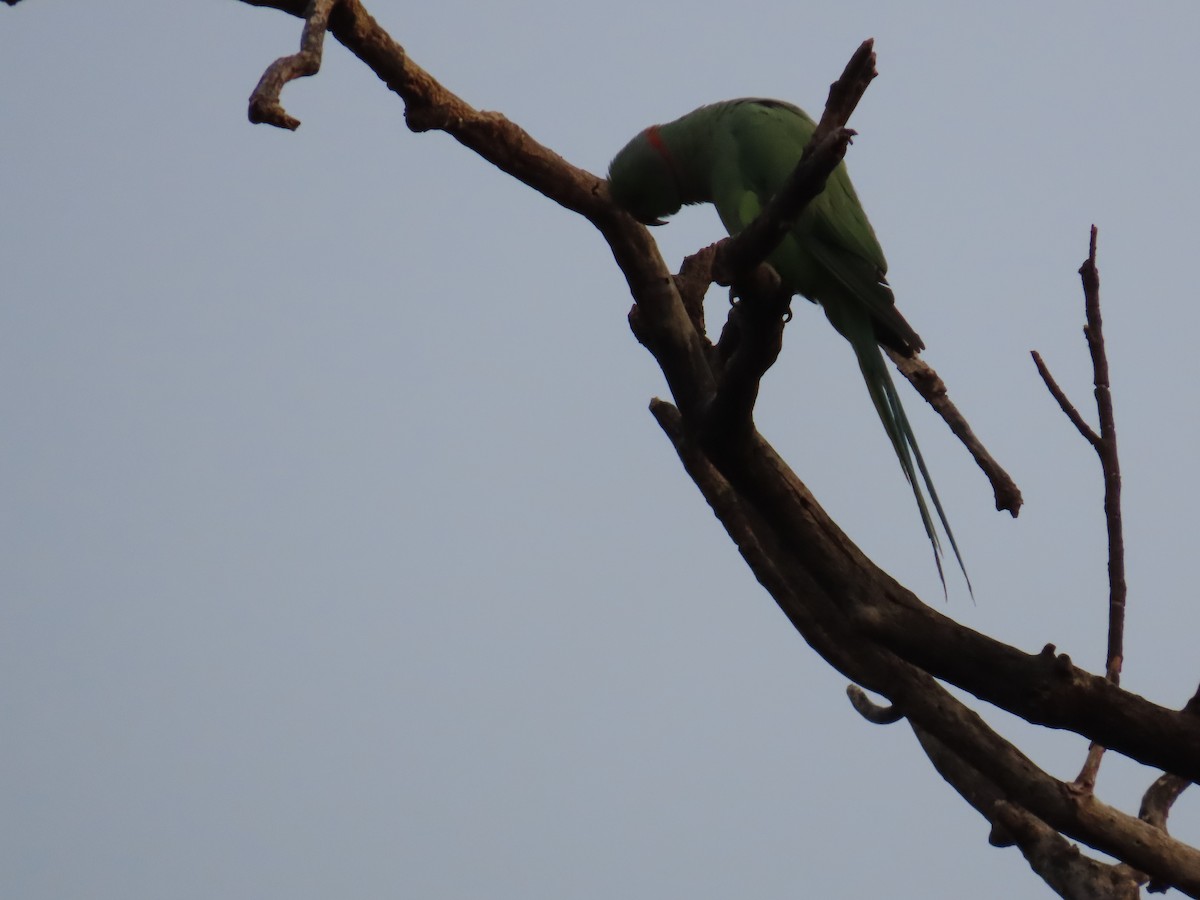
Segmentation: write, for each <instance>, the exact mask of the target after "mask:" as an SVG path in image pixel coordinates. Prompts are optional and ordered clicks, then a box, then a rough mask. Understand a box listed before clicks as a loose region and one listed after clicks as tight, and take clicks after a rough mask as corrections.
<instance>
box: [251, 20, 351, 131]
mask: <svg viewBox="0 0 1200 900" xmlns="http://www.w3.org/2000/svg"><path fill="white" fill-rule="evenodd" d="M337 2H338V0H311V2H310V3H309V4H308V9H307V10H305V13H304V16H305V23H304V31H303V33H302V34H301V36H300V52H298V53H293V54H292V55H291V56H282V57H280V58H279V59H277V60H275V62H273V63H271V65H270V66H268V67H267V70H266V71H265V72H263V76H262V78H261V79H259V82H258V85H257V86H256V87H255V88H254V92H253V93H252V94H251V95H250V112H249V115H250V121H251V122H254V123H255V124H259V123H261V124H266V125H274V126H276V127H278V128H287V129H288V130H289V131H295V130H296V129H297V128H299V127H300V120H299V119H296V118H293V117H292V116H289V115H288V114H287V112H286V111H285V110H284V108H283V106H282V104H281V103H280V100H279V95H280V93H281V92H282V91H283V86H284V85H285V84H287V83H288V82H289V81H295V80H296V79H297V78H304V77H306V76H308V75H316V74H317V72H319V71H321V51H322V49H323V48H324V46H325V30H326V28H327V27H328V25H329V13H330V11H331V10H332V9H333V7H334V5H335V4H336V3H337Z"/></svg>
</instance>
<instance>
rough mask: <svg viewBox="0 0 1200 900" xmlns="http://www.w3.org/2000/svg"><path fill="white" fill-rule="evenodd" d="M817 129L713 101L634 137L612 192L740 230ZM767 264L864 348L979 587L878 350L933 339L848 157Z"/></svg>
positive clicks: (656, 214) (919, 494)
mask: <svg viewBox="0 0 1200 900" xmlns="http://www.w3.org/2000/svg"><path fill="white" fill-rule="evenodd" d="M816 127H817V126H816V123H815V122H814V121H813V120H812V119H811V118H810V117H809V116H808V114H807V113H805V112H804V110H802V109H800V108H799V107H796V106H793V105H792V104H790V103H784V102H782V101H779V100H765V99H755V98H747V99H741V100H729V101H726V102H724V103H714V104H712V105H711V106H702V107H700V108H699V109H697V110H695V111H694V112H690V113H688V114H687V115H686V116H683V117H682V118H680V119H676V120H675V121H674V122H669V123H667V124H666V125H652V126H651V127H649V128H647V129H646V130H645V131H643V132H642V133H641V134H639V135H638V136H637V137H635V138H634V139H633V140H632V141H630V142H629V143H628V144H626V145H625V147H624V148H623V149H622V150H621V152H620V153H618V154H617V155H616V157H614V158H613V161H612V163H611V164H610V165H609V169H608V181H609V190H610V192H611V194H612V198H613V200H615V201H616V202H617V203H618V204H619V205H620V206H621V207H623V208H624V209H625V210H627V211H628V212H629V213H630V214H632V215H633V216H634V217H635V218H637V219H638V220H639V221H641V222H644V223H645V224H647V225H661V224H663V217H665V216H670V215H672V214H673V213H676V212H678V211H679V208H680V207H681V206H683V205H684V204H693V203H712V204H713V205H714V206H716V208H717V213H718V214H719V215H720V217H721V222H722V223H723V224H724V225H725V228H726V230H728V232H729V233H730V234H737V233H738V232H739V231H741V230H742V229H743V228H745V227H746V226H747V225H748V224H750V222H751V221H752V220H753V219H754V218H755V216H757V215H758V214H759V212H760V211H761V210H762V208H763V207H764V206H765V205H766V204H767V202H768V201H769V200H770V199H771V197H772V196H773V195H774V194H775V192H776V191H778V190H779V189H780V187H781V186H782V185H783V184H784V182H785V181H786V180H787V178H788V176H789V175H791V173H792V170H793V169H795V168H796V164H797V163H798V162H799V161H800V155H801V153H802V152H803V150H804V146H805V144H807V143H808V141H809V138H811V137H812V135H813V132H814V131H815V130H816ZM768 262H770V263H771V265H772V266H774V267H775V270H776V271H777V272H778V273H779V277H780V278H781V279H782V280H783V284H784V285H785V286H786V287H788V288H790V289H791V290H792V292H793V293H796V294H802V295H803V296H805V297H807V298H808V299H809V300H811V301H813V302H814V303H819V304H820V305H821V307H822V308H823V309H824V310H825V315H826V317H828V319H829V321H830V324H832V325H833V327H834V328H835V329H837V331H838V333H839V334H840V335H841V336H842V337H844V338H845V339H846V340H847V341H849V342H850V346H851V347H853V348H854V355H855V356H856V357H857V358H858V365H859V368H860V369H861V370H862V374H863V379H864V380H865V381H866V383H867V391H868V392H869V393H870V395H871V402H872V403H874V404H875V410H876V412H878V413H879V418H880V420H881V421H882V422H883V427H884V430H885V431H886V432H887V436H888V439H889V440H891V442H892V448H893V449H894V450H895V452H896V456H897V458H898V459H899V460H900V467H901V468H902V469H903V470H904V475H905V477H906V478H907V479H908V482H909V484H910V485H911V486H912V490H913V496H915V497H916V501H917V508H918V509H919V510H920V513H921V522H922V524H924V526H925V533H926V534H927V535H928V536H929V540H930V543H931V544H932V545H933V551H934V560H935V561H936V563H937V569H938V575H939V577H941V579H942V585H943V587H944V586H945V583H946V579H945V574H944V572H943V571H942V560H941V554H942V548H941V543H940V542H939V540H938V535H937V530H936V529H935V527H934V522H933V517H932V516H931V515H930V512H929V504H928V503H927V502H926V499H925V494H924V492H923V491H922V490H921V481H924V484H925V488H926V489H927V490H928V492H929V499H930V500H931V501H932V503H933V508H934V509H935V510H936V511H937V515H938V519H939V520H940V521H941V523H942V528H943V529H945V532H946V537H947V538H948V539H949V541H950V546H951V548H952V549H953V550H954V556H955V558H956V559H957V560H958V565H959V568H960V569H962V572H963V577H964V578H966V580H967V587H968V590H969V589H970V585H971V580H970V578H969V577H967V570H966V567H965V566H964V565H963V560H962V555H961V554H960V553H959V551H958V544H957V542H956V541H955V540H954V534H953V532H952V531H951V530H950V525H949V523H948V522H947V521H946V514H945V512H944V511H943V510H942V504H941V501H940V500H939V499H938V495H937V491H935V490H934V488H933V481H932V479H931V478H930V477H929V470H928V469H927V468H926V466H925V460H924V459H923V458H922V457H921V451H920V449H918V447H917V440H916V437H915V436H914V435H913V430H912V427H911V426H910V425H909V423H908V416H906V415H905V413H904V407H903V406H901V404H900V397H899V395H898V394H897V393H896V386H895V384H894V383H893V382H892V377H891V375H890V374H889V371H888V367H887V364H886V362H885V360H884V357H883V353H882V351H881V350H880V349H879V345H880V344H882V345H884V346H886V347H890V348H891V349H893V350H895V351H896V352H898V353H901V354H903V355H904V356H915V355H916V354H917V353H918V352H919V351H920V350H922V349H924V347H925V345H924V344H923V343H922V341H921V338H920V337H918V336H917V333H916V332H915V331H914V330H913V328H912V326H911V325H909V324H908V322H906V321H905V319H904V317H903V316H902V315H900V311H899V310H897V309H896V301H895V299H894V298H893V296H892V289H891V288H890V287H889V286H888V283H887V279H886V278H885V277H884V276H885V274H886V273H887V262H886V260H884V258H883V250H882V249H880V247H879V241H878V239H877V238H876V237H875V232H874V230H873V229H872V228H871V223H870V222H868V221H867V216H866V213H864V212H863V208H862V205H861V204H860V203H859V202H858V196H857V195H856V194H855V192H854V186H853V185H852V184H851V183H850V176H849V175H848V174H847V173H846V166H845V163H840V164H839V165H838V167H837V168H836V169H834V170H833V174H832V175H830V176H829V179H828V181H827V182H826V185H825V190H824V191H823V192H822V193H821V194H820V195H819V196H818V197H817V198H816V199H815V200H813V201H812V202H811V203H809V204H808V206H807V207H806V208H805V210H804V212H803V213H802V214H801V215H800V218H799V220H798V221H797V222H796V224H795V226H794V227H793V228H792V229H791V231H790V233H789V234H788V235H787V236H785V237H784V239H783V241H782V242H781V243H780V245H779V247H778V248H776V250H775V251H774V252H773V253H772V254H771V255H770V257H768ZM914 460H915V466H914ZM918 470H919V471H920V473H921V480H920V481H919V480H918V479H917V471H918Z"/></svg>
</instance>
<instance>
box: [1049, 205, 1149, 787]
mask: <svg viewBox="0 0 1200 900" xmlns="http://www.w3.org/2000/svg"><path fill="white" fill-rule="evenodd" d="M1079 276H1080V279H1081V280H1082V282H1083V298H1084V314H1085V316H1086V318H1087V325H1086V326H1084V329H1083V333H1084V336H1085V337H1086V338H1087V344H1088V353H1089V355H1090V356H1091V358H1092V383H1093V384H1094V385H1095V394H1096V410H1097V412H1098V414H1099V417H1100V433H1099V434H1096V432H1095V431H1093V430H1092V428H1091V427H1090V426H1089V425H1088V424H1087V423H1086V422H1084V420H1083V417H1082V416H1081V415H1080V414H1079V412H1078V410H1076V408H1075V406H1074V404H1072V403H1071V401H1070V400H1069V399H1067V395H1066V393H1064V391H1063V390H1062V388H1060V387H1059V386H1058V383H1057V382H1056V381H1055V380H1054V378H1053V377H1052V376H1051V375H1050V371H1049V369H1048V368H1047V367H1046V364H1045V363H1044V362H1043V361H1042V357H1041V355H1040V354H1038V353H1037V351H1034V352H1033V362H1034V365H1036V366H1037V370H1038V373H1039V374H1040V375H1041V376H1042V380H1043V381H1044V382H1045V383H1046V387H1047V389H1049V391H1050V393H1051V394H1052V395H1053V397H1054V399H1055V400H1056V401H1058V405H1059V407H1060V408H1061V409H1062V411H1063V412H1064V413H1066V416H1067V418H1068V419H1070V420H1071V423H1072V424H1073V425H1074V426H1075V428H1076V430H1078V431H1079V433H1080V434H1081V435H1083V437H1084V438H1085V439H1086V440H1087V441H1088V443H1090V444H1091V445H1092V447H1093V448H1095V450H1096V455H1097V456H1098V457H1099V458H1100V468H1101V471H1102V472H1103V473H1104V520H1105V523H1106V524H1107V530H1108V647H1107V652H1106V654H1105V666H1104V669H1105V675H1106V676H1107V678H1108V680H1109V681H1111V682H1112V683H1113V684H1120V682H1121V665H1122V662H1123V660H1124V657H1125V649H1124V646H1125V597H1126V590H1127V589H1126V584H1125V540H1124V537H1123V534H1122V526H1121V460H1120V457H1119V455H1118V454H1117V424H1116V418H1115V416H1114V415H1113V405H1112V391H1111V389H1110V385H1109V375H1108V354H1107V352H1106V351H1105V348H1104V329H1103V323H1102V321H1101V318H1100V272H1099V270H1097V268H1096V226H1095V225H1093V226H1092V230H1091V234H1090V237H1089V239H1088V258H1087V259H1086V260H1085V261H1084V263H1083V265H1082V266H1080V267H1079ZM1103 756H1104V746H1103V744H1101V743H1098V742H1093V743H1092V745H1091V746H1090V747H1089V748H1088V754H1087V759H1086V760H1085V761H1084V764H1083V768H1082V769H1081V770H1080V772H1079V775H1078V776H1076V779H1075V782H1076V784H1078V785H1079V786H1080V787H1082V788H1084V789H1087V790H1090V789H1091V788H1092V787H1094V786H1095V783H1096V775H1097V774H1098V773H1099V771H1100V760H1101V759H1102V758H1103Z"/></svg>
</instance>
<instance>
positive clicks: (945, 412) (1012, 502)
mask: <svg viewBox="0 0 1200 900" xmlns="http://www.w3.org/2000/svg"><path fill="white" fill-rule="evenodd" d="M883 349H884V352H886V353H887V355H888V356H889V357H890V358H891V360H892V362H893V363H895V365H896V368H897V369H899V370H900V373H901V374H902V375H903V376H904V377H905V378H907V379H908V381H909V383H910V384H911V385H912V386H913V387H914V388H916V389H917V393H918V394H920V395H921V396H922V397H924V398H925V402H926V403H928V404H929V405H930V406H932V407H933V409H934V411H935V412H937V414H938V415H940V416H941V417H942V420H943V421H944V422H945V423H946V424H947V425H949V426H950V430H951V431H952V432H953V433H954V435H955V437H957V438H958V439H959V440H960V441H962V442H963V446H965V447H966V448H967V450H968V452H970V454H971V456H973V457H974V458H975V462H976V463H977V464H978V466H979V468H980V469H982V470H983V474H984V475H986V476H987V479H988V481H989V482H991V485H992V493H993V494H994V495H995V498H996V509H997V510H1007V511H1008V512H1009V513H1011V514H1012V517H1013V518H1014V519H1015V518H1016V517H1017V513H1019V512H1020V511H1021V504H1022V503H1023V502H1024V501H1023V500H1022V498H1021V489H1020V488H1018V487H1017V483H1016V482H1015V481H1013V480H1012V478H1011V476H1009V474H1008V473H1007V472H1006V471H1004V469H1003V468H1001V466H1000V464H999V463H998V462H996V460H995V459H993V458H992V455H991V454H990V453H988V451H987V448H986V447H984V446H983V442H982V441H980V440H979V438H977V437H976V436H975V432H974V431H972V430H971V426H970V425H969V424H968V423H967V420H966V419H965V418H964V417H963V415H962V413H960V412H959V411H958V407H956V406H955V405H954V403H953V402H952V401H951V400H950V395H949V394H948V393H947V392H946V383H945V382H944V381H942V379H941V378H940V377H938V373H937V372H935V371H934V369H933V366H931V365H929V363H927V362H925V360H923V359H921V358H920V357H919V356H903V355H901V354H899V353H897V352H896V351H895V350H892V349H891V348H890V347H884V348H883Z"/></svg>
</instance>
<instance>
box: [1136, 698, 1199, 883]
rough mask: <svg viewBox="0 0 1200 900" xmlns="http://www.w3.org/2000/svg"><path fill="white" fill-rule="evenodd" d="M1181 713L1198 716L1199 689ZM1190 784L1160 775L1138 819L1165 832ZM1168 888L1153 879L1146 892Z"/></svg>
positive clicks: (1169, 775) (1149, 791)
mask: <svg viewBox="0 0 1200 900" xmlns="http://www.w3.org/2000/svg"><path fill="white" fill-rule="evenodd" d="M1183 712H1184V713H1186V714H1188V715H1193V716H1200V688H1197V689H1196V693H1195V694H1193V695H1192V699H1191V700H1189V701H1188V702H1187V704H1186V705H1185V706H1184V707H1183ZM1190 784H1191V782H1190V781H1188V780H1187V779H1186V778H1180V777H1179V776H1178V775H1172V774H1169V773H1168V774H1165V775H1160V776H1159V777H1158V778H1156V779H1155V780H1154V783H1153V784H1152V785H1150V787H1149V788H1148V789H1147V791H1146V793H1145V794H1144V795H1143V797H1142V805H1141V809H1139V810H1138V818H1139V819H1142V820H1143V821H1146V822H1149V823H1150V824H1151V825H1153V826H1154V827H1155V828H1161V829H1162V830H1163V831H1166V830H1167V816H1169V815H1170V814H1171V807H1172V806H1174V805H1175V801H1176V800H1178V799H1179V795H1180V794H1182V793H1183V792H1184V791H1185V790H1187V788H1188V786H1189V785H1190ZM1169 887H1170V885H1168V884H1167V883H1165V882H1163V881H1161V880H1159V879H1157V878H1155V879H1152V880H1151V881H1150V884H1149V885H1148V886H1147V888H1146V890H1147V891H1149V892H1150V893H1152V894H1161V893H1164V892H1165V891H1166V890H1167V889H1168V888H1169Z"/></svg>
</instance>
